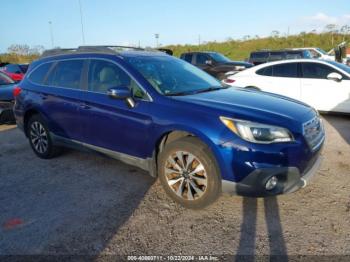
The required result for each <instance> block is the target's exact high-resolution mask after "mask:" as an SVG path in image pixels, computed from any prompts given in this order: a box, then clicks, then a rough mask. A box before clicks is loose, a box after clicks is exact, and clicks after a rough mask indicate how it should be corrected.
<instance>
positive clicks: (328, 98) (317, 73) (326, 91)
mask: <svg viewBox="0 0 350 262" xmlns="http://www.w3.org/2000/svg"><path fill="white" fill-rule="evenodd" d="M301 71H302V79H301V85H302V90H301V92H302V93H301V96H302V101H304V102H305V103H307V104H309V105H311V106H313V107H315V108H316V109H317V110H320V111H335V112H346V113H350V79H349V77H347V76H346V75H345V74H343V73H341V72H340V71H339V70H337V69H335V68H334V67H332V66H329V65H326V64H323V63H315V62H304V63H301ZM333 72H336V73H338V74H340V75H342V77H343V79H342V81H340V82H337V81H334V80H329V79H327V76H328V75H329V74H330V73H333Z"/></svg>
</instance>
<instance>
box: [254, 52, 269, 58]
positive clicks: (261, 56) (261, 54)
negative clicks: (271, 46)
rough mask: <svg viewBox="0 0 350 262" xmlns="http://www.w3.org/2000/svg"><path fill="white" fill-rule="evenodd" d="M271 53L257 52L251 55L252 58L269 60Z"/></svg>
mask: <svg viewBox="0 0 350 262" xmlns="http://www.w3.org/2000/svg"><path fill="white" fill-rule="evenodd" d="M268 57H269V52H257V53H251V54H250V58H268Z"/></svg>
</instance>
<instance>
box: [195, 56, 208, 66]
mask: <svg viewBox="0 0 350 262" xmlns="http://www.w3.org/2000/svg"><path fill="white" fill-rule="evenodd" d="M207 60H208V57H207V56H206V55H203V54H197V65H205V62H206V61H207Z"/></svg>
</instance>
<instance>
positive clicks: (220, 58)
mask: <svg viewBox="0 0 350 262" xmlns="http://www.w3.org/2000/svg"><path fill="white" fill-rule="evenodd" d="M209 56H210V57H211V58H213V59H214V60H215V61H216V62H219V63H227V62H231V59H229V58H227V57H226V56H224V55H222V54H219V53H209Z"/></svg>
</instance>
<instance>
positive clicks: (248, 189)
mask: <svg viewBox="0 0 350 262" xmlns="http://www.w3.org/2000/svg"><path fill="white" fill-rule="evenodd" d="M321 162H322V156H319V155H318V156H317V157H316V159H315V160H314V161H312V163H311V166H310V168H308V170H307V171H306V172H305V173H304V174H301V173H300V172H299V170H298V168H296V167H278V168H262V169H256V170H255V171H253V172H252V173H250V174H249V175H248V176H247V177H246V178H244V179H243V180H242V181H240V182H239V183H235V182H231V181H228V180H223V181H222V191H223V192H224V193H229V194H232V195H241V196H251V197H267V196H274V195H280V194H288V193H292V192H295V191H297V190H299V189H300V188H303V187H305V186H306V185H307V183H308V181H309V180H310V179H311V178H312V177H313V176H314V174H315V173H316V172H317V170H318V169H319V167H320V165H321ZM273 176H276V177H277V178H278V183H277V186H276V187H275V188H274V189H272V190H266V188H265V185H266V183H267V181H268V180H269V179H270V178H271V177H273Z"/></svg>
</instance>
